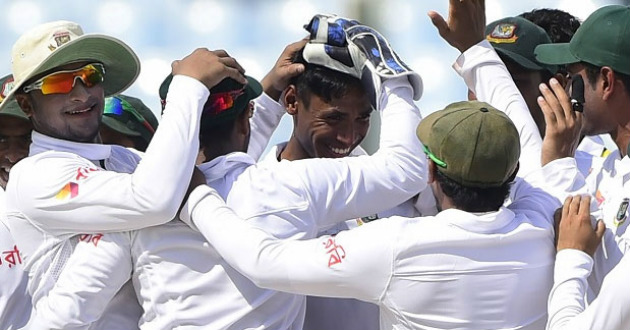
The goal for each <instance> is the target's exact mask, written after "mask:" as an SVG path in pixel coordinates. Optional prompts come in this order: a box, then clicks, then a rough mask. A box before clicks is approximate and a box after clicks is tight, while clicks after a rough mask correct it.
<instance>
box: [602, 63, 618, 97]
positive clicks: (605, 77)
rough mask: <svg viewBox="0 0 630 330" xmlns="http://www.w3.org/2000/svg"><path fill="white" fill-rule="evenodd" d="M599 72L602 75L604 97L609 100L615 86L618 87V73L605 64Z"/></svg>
mask: <svg viewBox="0 0 630 330" xmlns="http://www.w3.org/2000/svg"><path fill="white" fill-rule="evenodd" d="M599 74H600V75H601V76H602V79H601V84H602V99H603V100H604V101H607V100H608V99H610V98H611V97H612V96H613V93H614V92H615V88H617V87H618V85H617V81H616V80H615V78H616V75H615V72H614V71H613V70H612V69H611V68H610V67H608V66H603V67H602V68H601V69H600V71H599Z"/></svg>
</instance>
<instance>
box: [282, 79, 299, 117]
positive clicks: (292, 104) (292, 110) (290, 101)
mask: <svg viewBox="0 0 630 330" xmlns="http://www.w3.org/2000/svg"><path fill="white" fill-rule="evenodd" d="M283 101H284V107H285V109H286V110H287V113H288V114H290V115H291V116H295V115H296V114H297V104H298V97H297V89H296V88H295V85H289V87H287V89H286V90H285V93H284V99H283Z"/></svg>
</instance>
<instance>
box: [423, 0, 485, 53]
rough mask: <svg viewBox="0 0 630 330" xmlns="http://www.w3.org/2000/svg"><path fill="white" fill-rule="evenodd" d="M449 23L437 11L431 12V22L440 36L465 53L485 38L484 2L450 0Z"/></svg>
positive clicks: (480, 0)
mask: <svg viewBox="0 0 630 330" xmlns="http://www.w3.org/2000/svg"><path fill="white" fill-rule="evenodd" d="M448 7H449V8H448V22H447V21H445V20H444V18H443V17H442V16H441V15H440V14H438V13H437V12H435V11H433V10H432V11H429V13H428V15H429V17H430V18H431V22H432V23H433V25H435V27H436V28H437V29H438V32H439V33H440V36H441V37H442V38H443V39H444V40H446V42H448V43H449V45H451V46H453V47H455V48H457V49H458V50H459V51H460V52H462V53H463V52H465V51H466V50H467V49H468V48H470V47H472V46H474V45H476V44H477V43H479V42H480V41H481V40H483V38H484V34H485V30H486V13H485V8H486V5H485V1H484V0H449V6H448Z"/></svg>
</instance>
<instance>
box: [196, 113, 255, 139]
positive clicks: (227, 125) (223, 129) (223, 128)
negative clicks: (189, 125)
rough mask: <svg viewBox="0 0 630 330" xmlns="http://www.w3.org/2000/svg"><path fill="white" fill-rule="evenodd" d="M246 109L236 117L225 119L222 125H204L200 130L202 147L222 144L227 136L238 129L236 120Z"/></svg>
mask: <svg viewBox="0 0 630 330" xmlns="http://www.w3.org/2000/svg"><path fill="white" fill-rule="evenodd" d="M245 113H246V111H243V113H240V114H239V115H238V116H237V117H236V118H234V119H232V120H229V121H224V122H222V123H221V125H213V126H211V127H202V128H201V129H200V130H199V142H200V143H201V146H202V147H208V146H212V145H217V144H222V143H223V142H224V141H225V140H226V139H227V138H229V137H230V136H232V133H233V132H234V130H235V129H236V125H235V123H236V120H238V118H240V117H241V115H243V114H245Z"/></svg>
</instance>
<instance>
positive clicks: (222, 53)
mask: <svg viewBox="0 0 630 330" xmlns="http://www.w3.org/2000/svg"><path fill="white" fill-rule="evenodd" d="M212 53H213V54H214V55H216V56H218V57H230V54H228V52H227V51H226V50H224V49H217V50H213V51H212Z"/></svg>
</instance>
